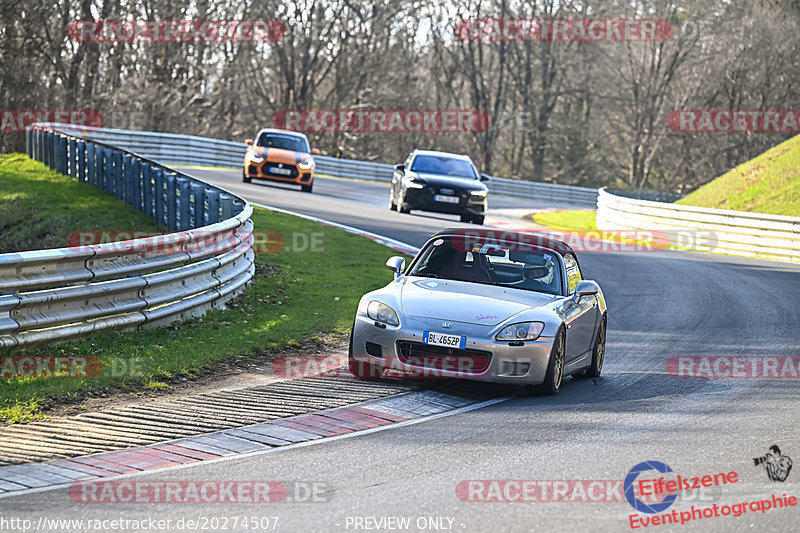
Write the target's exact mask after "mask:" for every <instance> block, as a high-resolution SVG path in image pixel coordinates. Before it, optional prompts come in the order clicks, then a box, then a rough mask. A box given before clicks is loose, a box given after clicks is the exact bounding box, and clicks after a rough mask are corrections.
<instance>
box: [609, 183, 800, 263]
mask: <svg viewBox="0 0 800 533" xmlns="http://www.w3.org/2000/svg"><path fill="white" fill-rule="evenodd" d="M597 228H598V229H599V230H602V231H619V230H634V231H636V230H639V231H647V232H651V233H652V234H653V236H654V238H655V240H656V241H657V242H664V243H667V244H670V245H673V246H676V247H679V248H685V249H689V250H698V251H706V252H715V253H722V254H729V255H738V256H745V257H759V258H764V259H777V260H780V261H791V262H800V217H788V216H780V215H767V214H762V213H748V212H745V211H729V210H727V209H710V208H705V207H694V206H688V205H675V204H666V203H660V202H651V201H647V200H634V199H631V198H625V197H623V196H618V195H616V194H612V193H610V192H608V191H606V190H605V188H603V189H600V191H599V196H598V201H597Z"/></svg>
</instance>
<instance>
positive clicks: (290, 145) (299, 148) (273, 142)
mask: <svg viewBox="0 0 800 533" xmlns="http://www.w3.org/2000/svg"><path fill="white" fill-rule="evenodd" d="M256 144H257V145H258V146H266V147H267V148H280V149H282V150H292V151H293V152H310V151H311V149H310V148H309V147H308V141H306V140H305V139H303V138H302V137H297V136H295V135H280V134H275V133H262V134H261V136H260V137H259V138H258V142H257V143H256Z"/></svg>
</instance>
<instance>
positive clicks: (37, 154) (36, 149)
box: [33, 130, 42, 161]
mask: <svg viewBox="0 0 800 533" xmlns="http://www.w3.org/2000/svg"><path fill="white" fill-rule="evenodd" d="M41 143H42V131H41V130H36V132H35V133H34V134H33V159H35V160H36V161H39V159H40V158H41Z"/></svg>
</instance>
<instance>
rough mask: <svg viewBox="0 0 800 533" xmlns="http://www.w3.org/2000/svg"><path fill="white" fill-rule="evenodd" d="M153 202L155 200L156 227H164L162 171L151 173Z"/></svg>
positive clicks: (156, 170)
mask: <svg viewBox="0 0 800 533" xmlns="http://www.w3.org/2000/svg"><path fill="white" fill-rule="evenodd" d="M153 200H155V220H156V226H158V227H159V228H163V227H164V171H163V170H162V169H160V168H157V169H155V170H154V171H153Z"/></svg>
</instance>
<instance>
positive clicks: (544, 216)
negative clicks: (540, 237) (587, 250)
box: [532, 209, 597, 231]
mask: <svg viewBox="0 0 800 533" xmlns="http://www.w3.org/2000/svg"><path fill="white" fill-rule="evenodd" d="M532 218H533V222H534V223H535V224H539V225H542V226H547V227H548V228H550V229H557V230H565V231H581V230H596V229H597V226H596V225H595V212H594V211H592V210H590V209H563V210H560V211H547V212H544V213H534V214H533V215H532Z"/></svg>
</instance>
